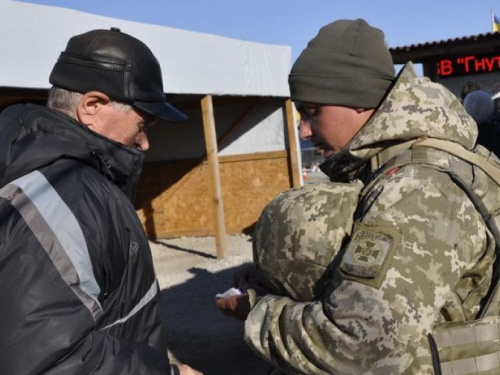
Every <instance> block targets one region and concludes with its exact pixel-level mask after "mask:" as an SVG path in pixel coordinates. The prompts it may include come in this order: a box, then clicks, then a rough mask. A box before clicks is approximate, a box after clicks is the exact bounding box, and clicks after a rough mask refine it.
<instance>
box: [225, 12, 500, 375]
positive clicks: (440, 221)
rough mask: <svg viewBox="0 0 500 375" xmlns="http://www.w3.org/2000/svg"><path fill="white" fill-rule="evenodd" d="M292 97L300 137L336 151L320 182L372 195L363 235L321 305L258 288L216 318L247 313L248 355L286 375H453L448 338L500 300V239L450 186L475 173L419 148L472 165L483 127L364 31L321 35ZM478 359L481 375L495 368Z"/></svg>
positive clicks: (344, 29) (350, 27)
mask: <svg viewBox="0 0 500 375" xmlns="http://www.w3.org/2000/svg"><path fill="white" fill-rule="evenodd" d="M289 85H290V91H291V98H292V100H293V101H294V103H295V106H296V107H297V109H298V111H299V112H300V115H301V121H300V131H299V134H300V137H301V138H302V139H309V140H311V141H312V142H313V143H314V145H315V146H316V147H318V148H320V149H322V150H323V151H324V155H325V157H326V160H325V161H324V162H323V163H322V164H321V165H320V168H321V170H322V171H323V172H324V173H325V174H326V175H328V176H329V178H330V180H331V181H334V182H350V181H360V182H361V183H363V185H364V188H363V190H362V191H361V194H360V197H359V202H358V204H357V206H356V211H355V212H356V213H355V218H354V228H353V232H352V235H351V236H350V238H349V239H348V241H347V242H346V244H345V245H344V246H343V247H342V248H341V249H340V251H339V253H338V254H337V256H336V257H335V259H334V260H333V262H332V264H331V275H332V276H331V279H330V283H329V287H328V288H325V292H324V294H323V295H321V296H319V297H318V298H315V299H314V300H313V301H308V302H304V301H301V302H299V301H294V300H293V299H291V298H288V297H283V296H278V295H274V294H267V295H264V296H262V295H260V294H258V293H255V291H254V290H253V289H252V285H251V283H248V284H247V289H246V293H244V294H242V295H238V296H232V297H228V298H226V299H219V300H217V301H216V304H217V306H218V307H219V308H220V309H221V310H222V311H223V312H224V313H226V314H228V315H231V314H232V312H233V311H237V312H238V315H237V316H239V317H243V319H244V320H245V340H246V342H247V343H248V345H249V346H250V347H251V348H252V350H253V351H254V352H255V353H256V354H257V355H258V356H259V357H261V358H263V359H265V360H267V361H269V362H270V363H271V364H273V366H274V367H275V368H277V369H278V371H281V372H284V373H286V374H321V375H326V374H434V373H436V374H437V373H441V367H442V364H440V361H442V360H443V361H446V360H447V359H446V358H443V357H438V355H437V349H436V342H437V340H436V339H435V337H436V336H435V328H436V326H437V325H439V324H440V323H445V322H453V323H460V322H471V321H474V319H475V318H476V316H477V315H478V313H479V312H480V310H481V306H482V303H481V302H482V301H483V298H485V296H487V295H488V290H489V289H490V284H491V280H492V274H493V272H492V271H493V262H494V259H495V238H494V237H493V235H492V233H491V232H490V231H489V230H488V227H487V225H486V223H485V221H484V220H483V217H482V215H481V213H480V212H478V210H477V209H476V207H475V205H474V204H473V202H472V201H471V199H470V198H469V196H468V194H467V193H466V192H465V191H464V189H463V188H462V187H461V186H459V185H458V184H457V183H455V182H454V180H453V179H452V177H451V175H452V174H451V173H450V171H451V170H452V168H454V166H455V163H456V165H460V166H461V165H462V163H464V166H468V167H469V169H467V168H464V169H463V170H470V168H471V165H470V164H467V161H465V160H459V159H458V158H456V157H453V156H451V155H450V154H448V153H447V152H446V151H443V150H440V149H437V148H431V147H429V146H420V147H419V143H422V144H424V145H425V143H423V141H424V140H427V139H432V140H438V141H442V142H444V143H445V144H446V145H449V144H452V145H454V147H456V148H459V149H460V150H462V151H465V152H469V151H470V150H473V149H474V148H475V145H476V138H477V127H476V124H475V122H474V121H473V120H472V118H471V117H470V116H469V115H467V113H466V112H465V110H464V108H463V106H462V105H461V103H460V100H459V99H458V98H457V97H455V95H453V94H452V93H451V92H449V91H448V90H447V89H446V88H444V87H443V86H442V85H440V84H437V83H433V82H431V81H430V80H429V79H428V78H426V77H417V75H416V73H415V70H414V68H413V64H412V63H411V62H410V63H408V64H407V65H405V66H404V67H403V69H402V70H401V71H400V72H399V74H398V75H397V76H396V74H395V71H394V66H393V61H392V58H391V55H390V53H389V51H388V48H387V45H386V43H385V40H384V34H383V32H382V31H381V30H379V29H377V28H374V27H372V26H370V25H369V24H368V23H367V22H366V21H365V20H362V19H357V20H338V21H335V22H333V23H330V24H328V25H326V26H324V27H323V28H321V29H320V31H319V33H318V35H317V36H316V37H315V38H313V39H312V40H311V41H310V42H309V44H308V45H307V47H306V48H305V49H304V50H303V51H302V53H301V54H300V56H299V57H298V59H297V60H296V61H295V63H294V65H293V67H292V70H291V73H290V75H289ZM241 283H242V285H244V280H242V281H241ZM245 307H246V314H242V310H243V309H244V308H245ZM469 328H470V327H469ZM492 331H495V330H492ZM448 344H450V345H453V344H457V340H454V339H452V340H451V341H450V340H448ZM492 345H495V344H494V342H493V343H492ZM473 347H474V348H476V349H478V348H479V347H480V346H479V345H476V346H473ZM476 349H474V350H476ZM448 353H450V352H448ZM457 353H462V354H463V352H460V351H457ZM494 355H497V353H496V352H495V353H494ZM474 358H475V357H474ZM474 358H472V362H470V364H471V366H473V365H474V364H475V365H478V363H479V362H482V363H481V366H482V365H484V366H485V368H486V367H487V368H490V365H491V363H490V364H486V363H485V362H484V361H481V360H479V361H475V360H474ZM460 359H463V358H459V360H460ZM464 361H466V362H467V366H468V365H469V361H468V360H465V359H464ZM446 366H448V367H446V368H447V369H448V370H449V369H450V367H449V366H462V367H460V368H463V367H464V366H465V365H464V362H463V361H462V362H460V361H458V362H453V360H450V362H447V363H446ZM493 366H494V365H493ZM453 368H455V367H453ZM492 371H493V372H495V371H498V368H496V369H493V370H492ZM493 372H492V373H493ZM447 373H452V372H447ZM474 373H475V372H474Z"/></svg>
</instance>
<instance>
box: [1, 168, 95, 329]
mask: <svg viewBox="0 0 500 375" xmlns="http://www.w3.org/2000/svg"><path fill="white" fill-rule="evenodd" d="M0 196H1V197H3V198H5V199H7V200H10V201H11V204H12V205H13V206H14V207H15V208H16V209H17V210H18V212H19V213H20V214H21V216H22V217H23V218H24V220H25V221H26V223H27V225H28V227H29V228H30V229H31V231H32V232H33V234H34V235H35V236H36V238H37V239H38V241H40V244H41V246H42V247H43V249H44V250H45V251H46V253H47V255H48V256H49V258H50V259H51V260H52V263H53V264H54V266H55V267H56V269H57V270H58V271H59V274H60V275H61V277H62V279H63V280H64V281H66V283H67V284H68V285H69V287H70V288H71V289H72V290H73V292H74V293H75V294H76V295H77V297H78V298H79V299H80V300H81V301H82V303H83V304H84V305H85V306H86V307H87V308H88V309H89V311H90V313H91V314H92V317H93V318H94V320H97V319H98V318H99V317H100V316H101V315H102V307H101V305H100V303H99V301H98V300H97V297H98V296H99V293H100V288H99V285H98V284H97V281H96V279H95V276H94V272H93V270H92V263H91V261H90V256H89V252H88V249H87V243H86V241H85V237H84V235H83V232H82V229H81V228H80V225H79V224H78V221H77V220H76V218H75V216H74V215H73V213H72V212H71V210H70V209H69V207H68V206H67V205H66V203H64V201H63V200H62V199H61V197H60V196H59V194H57V192H56V191H55V189H54V188H53V187H52V186H51V185H50V183H49V181H48V180H47V179H46V178H45V176H44V175H43V174H41V173H40V172H38V171H34V172H31V173H29V174H27V175H25V176H23V177H20V178H18V179H17V180H14V181H12V182H11V183H10V184H8V185H6V186H4V187H3V188H2V189H0ZM47 233H51V234H52V235H47Z"/></svg>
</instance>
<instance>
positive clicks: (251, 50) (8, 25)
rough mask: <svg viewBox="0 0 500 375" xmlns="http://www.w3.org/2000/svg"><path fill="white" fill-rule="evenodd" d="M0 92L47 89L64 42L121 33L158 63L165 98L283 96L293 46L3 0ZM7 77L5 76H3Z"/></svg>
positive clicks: (1, 1) (0, 1) (287, 91)
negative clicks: (145, 47) (109, 31)
mask: <svg viewBox="0 0 500 375" xmlns="http://www.w3.org/2000/svg"><path fill="white" fill-rule="evenodd" d="M0 14H1V16H2V22H1V23H0V35H2V38H1V39H0V50H1V51H2V53H1V54H0V69H1V71H2V74H0V87H2V86H3V87H20V88H33V89H47V88H49V87H50V84H49V82H48V77H49V74H50V71H51V69H52V66H53V65H54V63H55V61H56V60H57V58H58V56H59V53H60V52H61V51H62V50H64V48H65V46H66V43H67V41H68V39H69V38H70V37H71V36H73V35H77V34H81V33H84V32H86V31H89V30H92V29H109V28H110V27H118V28H120V29H121V30H122V31H123V32H125V33H127V34H130V35H132V36H134V37H136V38H138V39H140V40H142V41H143V42H144V43H146V44H147V45H148V46H149V47H150V48H151V50H152V51H153V53H154V54H155V56H156V57H157V58H158V60H159V61H160V65H161V67H162V71H163V82H164V89H165V92H166V93H174V94H212V95H237V96H240V95H241V96H246V95H255V96H275V97H288V96H289V89H288V84H287V76H288V72H289V70H290V66H291V47H289V46H277V45H268V44H262V43H254V42H248V41H242V40H236V39H230V38H226V37H220V36H215V35H210V34H203V33H198V32H192V31H186V30H180V29H175V28H170V27H163V26H157V25H149V24H144V23H138V22H131V21H124V20H119V19H114V18H108V17H102V16H97V15H93V14H89V13H84V12H80V11H75V10H71V9H65V8H59V7H51V6H44V5H36V4H29V3H22V2H17V1H11V0H0ZM7 72H8V74H7Z"/></svg>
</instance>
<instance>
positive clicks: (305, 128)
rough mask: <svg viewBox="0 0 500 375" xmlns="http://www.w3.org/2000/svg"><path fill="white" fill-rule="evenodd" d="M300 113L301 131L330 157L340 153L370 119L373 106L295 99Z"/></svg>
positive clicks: (301, 133)
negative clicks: (320, 102)
mask: <svg viewBox="0 0 500 375" xmlns="http://www.w3.org/2000/svg"><path fill="white" fill-rule="evenodd" d="M295 105H296V108H297V110H298V111H299V113H300V130H299V135H300V138H301V139H303V140H306V139H308V140H311V141H312V143H313V144H314V145H315V146H316V147H318V148H319V149H320V150H323V152H324V156H325V157H326V158H330V157H331V156H333V155H334V154H337V153H339V152H340V151H341V150H342V149H343V148H344V147H345V146H346V145H347V144H348V143H349V141H350V140H351V139H352V138H353V137H354V135H355V134H356V133H357V132H358V131H359V130H360V129H361V128H362V127H363V125H364V124H365V123H366V122H367V121H368V119H369V118H370V116H371V114H372V113H373V110H365V109H361V108H350V107H341V106H335V105H317V104H307V103H295Z"/></svg>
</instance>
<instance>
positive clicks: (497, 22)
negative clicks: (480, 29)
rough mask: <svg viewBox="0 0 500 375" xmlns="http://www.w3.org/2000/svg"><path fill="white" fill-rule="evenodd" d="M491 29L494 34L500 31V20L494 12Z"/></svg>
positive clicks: (492, 13)
mask: <svg viewBox="0 0 500 375" xmlns="http://www.w3.org/2000/svg"><path fill="white" fill-rule="evenodd" d="M491 27H492V30H493V32H497V31H500V18H499V17H497V16H495V13H494V12H491Z"/></svg>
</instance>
